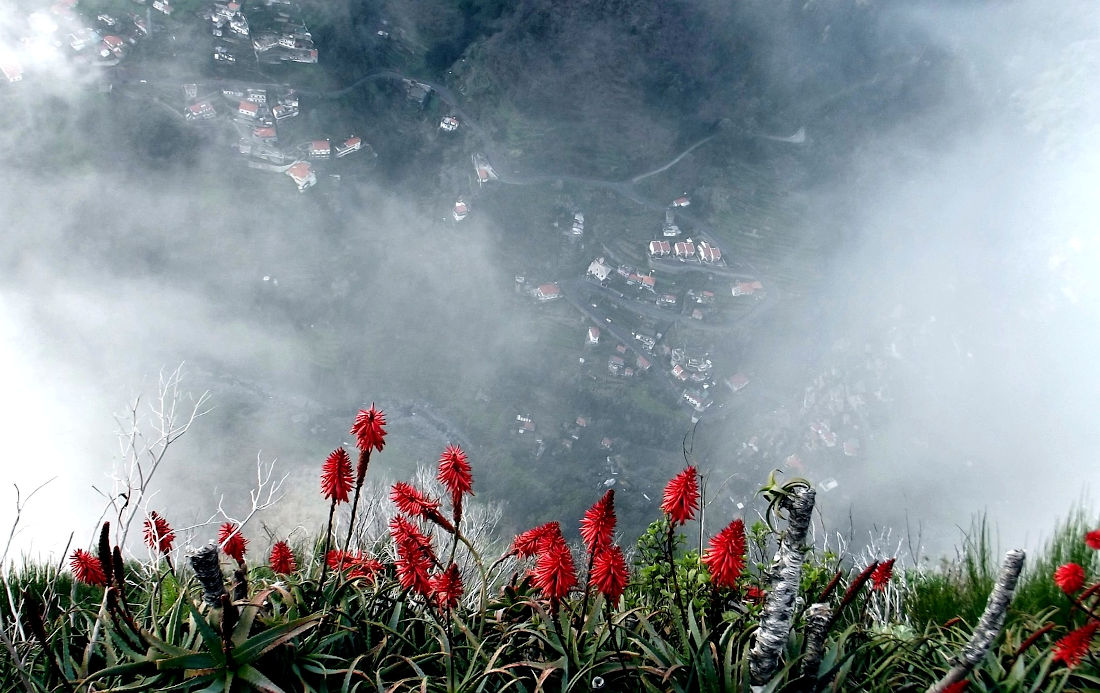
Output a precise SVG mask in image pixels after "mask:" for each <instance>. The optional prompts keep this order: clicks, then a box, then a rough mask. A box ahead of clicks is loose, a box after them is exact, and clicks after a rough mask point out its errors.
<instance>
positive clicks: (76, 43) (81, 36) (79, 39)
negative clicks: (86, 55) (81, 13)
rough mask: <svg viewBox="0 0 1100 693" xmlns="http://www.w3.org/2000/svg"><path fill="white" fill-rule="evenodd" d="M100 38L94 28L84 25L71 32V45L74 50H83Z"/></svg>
mask: <svg viewBox="0 0 1100 693" xmlns="http://www.w3.org/2000/svg"><path fill="white" fill-rule="evenodd" d="M99 40H100V38H99V34H97V33H96V32H95V31H94V30H92V29H91V28H89V27H82V28H80V29H77V30H76V31H74V32H73V33H71V34H69V47H70V48H72V49H73V50H74V51H82V50H84V49H85V48H87V47H88V46H90V45H92V44H93V43H96V42H97V41H99Z"/></svg>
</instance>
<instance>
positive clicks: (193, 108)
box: [184, 101, 217, 120]
mask: <svg viewBox="0 0 1100 693" xmlns="http://www.w3.org/2000/svg"><path fill="white" fill-rule="evenodd" d="M184 115H185V116H186V117H187V119H188V120H209V119H210V118H213V117H214V116H216V115H217V112H216V111H215V110H214V106H213V105H211V103H210V102H209V101H199V102H198V103H193V104H191V105H190V106H188V107H187V112H186V113H185V114H184Z"/></svg>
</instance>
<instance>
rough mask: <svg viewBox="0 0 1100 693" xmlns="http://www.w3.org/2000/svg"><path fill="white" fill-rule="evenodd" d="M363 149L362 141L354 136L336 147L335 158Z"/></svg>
mask: <svg viewBox="0 0 1100 693" xmlns="http://www.w3.org/2000/svg"><path fill="white" fill-rule="evenodd" d="M362 148H363V140H362V139H361V138H359V137H356V136H355V135H352V136H351V137H349V138H347V139H346V140H344V142H343V143H342V144H338V145H336V158H337V159H339V158H341V157H344V156H347V155H348V154H351V153H352V152H357V151H359V150H360V149H362Z"/></svg>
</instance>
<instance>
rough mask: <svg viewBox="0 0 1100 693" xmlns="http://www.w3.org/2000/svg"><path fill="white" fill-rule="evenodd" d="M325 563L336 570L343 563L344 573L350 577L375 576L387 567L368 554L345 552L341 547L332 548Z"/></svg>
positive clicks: (326, 556) (326, 555)
mask: <svg viewBox="0 0 1100 693" xmlns="http://www.w3.org/2000/svg"><path fill="white" fill-rule="evenodd" d="M325 563H326V564H328V567H329V568H330V569H331V570H336V569H338V568H339V567H340V566H341V565H343V566H344V575H346V576H347V577H349V578H354V577H373V576H374V574H375V573H377V572H378V571H380V570H383V569H384V568H385V566H383V565H382V564H381V563H379V562H378V561H377V560H375V559H374V558H372V557H371V556H369V555H368V554H364V553H362V552H357V553H351V552H350V551H349V552H344V551H340V550H339V549H332V550H331V551H329V552H328V553H327V554H325Z"/></svg>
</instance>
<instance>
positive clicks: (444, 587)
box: [431, 563, 462, 611]
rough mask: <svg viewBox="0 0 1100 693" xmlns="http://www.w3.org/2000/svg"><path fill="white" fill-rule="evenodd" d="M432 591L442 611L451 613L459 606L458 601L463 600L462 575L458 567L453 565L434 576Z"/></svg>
mask: <svg viewBox="0 0 1100 693" xmlns="http://www.w3.org/2000/svg"><path fill="white" fill-rule="evenodd" d="M431 589H432V592H433V593H434V596H435V601H436V603H437V604H439V608H440V609H442V610H444V611H450V610H451V609H453V608H455V607H456V606H458V600H459V599H461V598H462V575H460V574H459V572H458V566H457V565H455V564H454V563H452V564H451V565H449V566H447V569H446V570H444V571H443V572H442V573H439V574H438V575H435V576H433V577H432V579H431Z"/></svg>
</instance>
